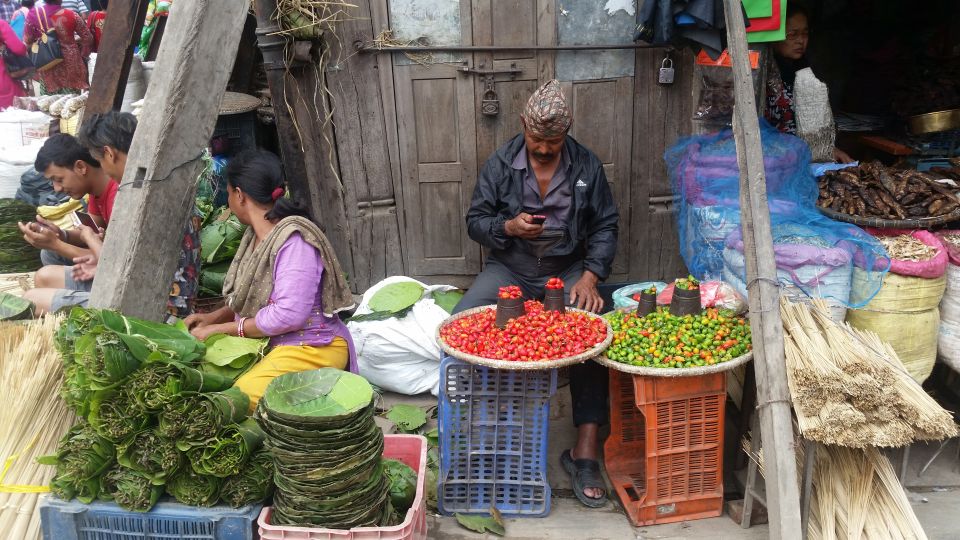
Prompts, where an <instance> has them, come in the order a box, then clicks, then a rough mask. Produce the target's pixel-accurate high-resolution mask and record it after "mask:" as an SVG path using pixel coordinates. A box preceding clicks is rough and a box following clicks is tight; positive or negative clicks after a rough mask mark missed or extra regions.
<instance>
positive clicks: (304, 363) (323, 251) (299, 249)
mask: <svg viewBox="0 0 960 540" xmlns="http://www.w3.org/2000/svg"><path fill="white" fill-rule="evenodd" d="M225 176H226V178H227V192H228V194H229V198H228V200H227V201H228V204H229V206H230V210H231V211H232V212H233V213H234V214H235V215H236V216H237V218H238V219H239V220H240V222H241V223H243V224H244V225H247V231H246V232H245V233H244V235H243V239H242V240H241V241H240V247H239V248H238V249H237V254H236V256H235V257H234V259H233V262H232V263H231V264H230V269H229V270H228V271H227V277H226V279H225V280H224V283H223V295H224V297H226V299H227V305H226V306H224V307H223V308H221V309H219V310H218V311H215V312H213V313H207V314H197V315H191V316H190V317H187V319H186V321H185V322H186V324H187V327H188V328H189V329H190V332H191V333H192V334H193V335H194V336H195V337H196V338H197V339H201V340H202V339H206V338H207V337H209V336H211V335H213V334H228V335H232V336H241V337H243V336H246V337H252V338H260V337H269V338H270V346H271V347H272V350H271V351H270V352H269V353H268V354H267V355H266V356H265V357H264V358H263V360H261V361H260V362H259V363H257V364H256V365H255V366H253V368H252V369H251V370H250V371H249V372H247V373H246V374H245V375H243V376H242V377H240V379H238V380H237V382H236V384H235V386H236V387H237V388H239V389H240V390H242V391H243V392H244V393H245V394H246V395H247V396H249V397H250V411H251V412H252V411H253V410H254V408H256V404H257V402H258V401H259V400H260V397H261V396H263V393H264V391H265V390H266V388H267V385H268V384H270V381H272V380H273V379H274V378H276V377H279V376H280V375H283V374H284V373H291V372H297V371H307V370H312V369H319V368H324V367H333V368H338V369H349V370H350V371H352V372H354V373H356V371H357V366H356V353H355V351H354V347H353V342H352V340H351V339H350V331H349V330H347V327H346V326H345V325H344V324H343V322H341V321H340V317H339V315H338V313H339V312H341V311H344V310H348V309H351V308H353V305H354V302H353V296H352V294H351V293H350V288H349V287H348V286H347V281H346V278H345V277H344V275H343V271H342V270H341V268H340V263H339V262H338V261H337V257H336V255H335V254H334V251H333V248H332V247H331V246H330V242H329V241H328V240H327V238H326V236H324V234H323V232H321V231H320V228H319V227H317V226H316V225H315V224H314V223H313V222H312V221H310V220H309V219H308V218H307V210H306V209H305V208H304V207H303V206H302V205H301V204H300V203H298V202H295V201H294V200H293V199H290V198H286V197H284V194H285V193H286V185H285V182H284V177H283V169H282V166H281V163H280V159H279V158H278V157H277V156H276V155H274V154H271V153H270V152H267V151H264V150H249V151H247V152H244V153H242V154H240V155H238V156H237V157H235V158H233V159H232V160H231V161H230V164H229V165H227V168H226V171H225Z"/></svg>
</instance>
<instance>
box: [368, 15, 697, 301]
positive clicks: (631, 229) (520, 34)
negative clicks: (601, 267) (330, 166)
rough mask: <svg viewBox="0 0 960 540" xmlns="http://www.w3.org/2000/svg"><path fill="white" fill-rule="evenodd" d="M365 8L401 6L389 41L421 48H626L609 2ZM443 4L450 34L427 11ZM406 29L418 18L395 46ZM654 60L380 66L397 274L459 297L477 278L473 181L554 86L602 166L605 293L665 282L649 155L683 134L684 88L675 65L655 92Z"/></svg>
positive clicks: (481, 59)
mask: <svg viewBox="0 0 960 540" xmlns="http://www.w3.org/2000/svg"><path fill="white" fill-rule="evenodd" d="M378 1H380V2H384V4H385V5H387V6H390V5H391V4H390V3H389V2H392V3H394V4H395V5H399V4H400V3H403V5H404V7H403V8H402V9H395V10H394V9H389V8H388V10H387V11H390V12H391V16H390V19H391V20H390V21H389V27H390V28H391V29H393V30H394V31H395V34H394V35H396V36H398V37H400V38H401V40H403V39H406V40H410V39H416V38H418V37H422V36H425V37H427V38H428V41H429V43H430V44H431V45H477V46H485V45H489V46H521V45H526V44H531V45H539V46H550V45H557V44H561V45H563V44H573V43H614V42H618V40H619V41H623V40H626V42H629V39H630V36H631V35H632V34H631V32H629V31H628V30H631V29H632V26H631V27H630V28H620V26H624V24H625V23H624V21H623V18H624V15H623V13H619V14H618V17H619V19H617V21H619V22H616V23H611V22H609V21H614V17H613V15H614V14H613V13H602V12H598V10H607V11H608V12H609V11H610V9H609V6H610V3H607V4H603V3H598V4H596V5H593V4H586V3H585V4H570V5H567V4H564V6H563V9H564V10H565V11H564V14H563V16H560V15H558V13H557V12H556V11H557V10H558V9H559V8H558V7H557V6H558V3H557V2H556V0H459V3H457V2H456V0H378ZM638 3H639V2H638ZM454 4H455V5H456V6H457V7H458V8H459V17H458V19H457V20H456V21H455V26H456V28H454V29H453V31H451V18H450V17H448V16H438V15H434V14H432V11H433V10H436V9H439V8H443V9H450V6H451V5H454ZM617 5H620V4H617ZM624 5H626V4H624ZM634 5H636V4H634ZM444 6H446V7H444ZM604 6H606V7H604ZM608 15H609V17H608ZM631 16H632V13H631ZM411 18H412V19H418V18H419V19H420V20H414V21H413V23H412V24H410V27H411V28H413V29H412V30H409V32H407V33H406V34H404V32H405V25H406V24H407V23H408V22H409V20H408V19H411ZM558 18H559V19H560V20H558ZM401 19H402V20H401ZM630 20H631V21H632V19H630ZM576 21H583V23H582V24H580V23H577V22H576ZM627 22H628V23H629V22H630V21H627ZM578 24H579V26H577V25H578ZM616 25H620V26H616ZM626 26H630V24H626ZM591 54H592V56H591ZM662 56H663V52H662V51H649V52H646V51H644V52H640V53H637V54H636V55H634V52H633V51H631V50H627V51H606V52H599V53H576V54H574V53H554V52H549V51H536V50H532V49H527V50H515V51H478V52H474V53H473V54H458V55H448V56H447V57H444V58H442V59H438V58H433V59H431V61H428V62H426V63H417V62H411V61H409V60H408V59H406V58H405V57H403V56H402V55H399V54H394V55H393V62H392V70H393V76H392V82H393V87H394V88H392V89H387V87H386V86H385V87H384V100H390V99H391V98H394V100H395V101H394V103H395V105H396V115H397V131H396V133H397V140H398V143H397V150H396V155H397V162H398V163H399V171H400V184H401V186H400V187H401V189H400V192H401V194H402V206H403V218H402V219H403V224H402V227H401V229H402V230H403V231H404V232H403V233H402V235H401V238H402V244H403V256H404V261H405V268H406V271H407V273H408V275H412V276H414V277H417V278H419V279H423V280H425V281H428V282H441V281H442V282H446V283H452V284H455V285H460V286H466V285H469V284H470V282H471V281H472V278H473V276H474V275H475V274H476V273H477V272H479V271H480V268H481V250H480V247H479V245H478V244H477V243H476V242H474V241H473V240H471V239H470V238H469V237H468V236H467V233H466V224H465V221H464V216H465V214H466V210H467V209H468V207H469V203H470V197H471V195H472V192H473V188H474V186H475V183H476V178H477V174H478V172H479V169H480V168H481V167H482V166H483V163H484V162H485V161H486V160H487V159H488V158H489V157H490V156H491V155H492V154H493V153H494V151H495V150H496V149H497V148H498V147H499V146H501V145H502V144H503V143H504V142H506V141H507V140H509V139H510V138H512V137H513V136H515V135H516V134H518V133H519V132H520V129H521V126H520V120H519V115H520V111H521V110H522V108H523V106H524V104H525V103H526V100H527V99H528V97H529V96H530V94H531V93H532V92H533V91H534V90H535V89H536V88H537V87H538V86H539V85H540V84H543V83H544V82H546V81H547V80H549V79H552V78H554V77H557V78H559V79H560V80H561V83H562V85H563V88H564V92H565V94H566V96H567V99H568V100H569V101H570V103H571V107H572V109H573V115H574V123H573V129H572V132H571V134H572V136H573V137H574V138H576V139H577V140H578V141H579V142H580V143H581V144H583V145H585V146H586V147H587V148H589V149H590V150H592V151H593V152H594V153H596V154H597V156H598V157H599V158H600V160H601V161H602V162H603V164H604V170H605V172H606V174H607V178H608V180H609V181H610V183H611V188H612V190H613V193H614V199H615V202H616V204H617V206H618V210H619V212H620V238H619V244H618V250H617V257H616V259H615V261H614V269H613V274H612V275H611V276H610V279H609V281H636V280H646V279H653V278H660V277H669V276H670V275H673V274H674V273H676V272H677V271H679V270H680V268H678V266H679V267H682V263H679V264H678V262H679V257H678V250H677V242H676V233H675V227H674V225H673V216H672V212H671V210H672V208H671V205H670V204H669V199H670V196H669V191H668V190H667V191H664V186H667V182H666V175H665V171H664V168H663V165H662V163H663V160H662V156H663V151H664V149H665V147H667V146H669V145H670V144H673V142H674V141H675V136H676V135H678V134H680V133H683V132H689V131H688V128H689V124H690V121H689V118H690V116H689V115H690V113H691V111H690V107H689V101H690V98H689V92H690V88H691V86H690V82H689V81H687V80H684V78H683V75H684V73H683V71H682V70H681V69H679V66H678V70H677V71H678V77H677V79H678V83H677V84H675V85H674V86H673V87H663V88H658V87H657V85H656V82H655V79H653V78H652V74H654V73H655V72H654V70H653V63H658V62H659V61H660V59H662ZM441 60H442V61H441ZM684 60H685V61H687V60H688V57H686V56H685V57H684ZM678 63H679V62H678ZM657 67H658V66H657ZM488 90H492V94H494V95H495V97H496V99H497V100H498V103H499V111H498V113H497V114H496V115H492V116H491V115H484V114H482V110H483V102H484V99H488V98H490V97H491V96H490V95H488ZM391 94H392V95H391Z"/></svg>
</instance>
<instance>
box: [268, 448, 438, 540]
mask: <svg viewBox="0 0 960 540" xmlns="http://www.w3.org/2000/svg"><path fill="white" fill-rule="evenodd" d="M383 439H384V448H383V457H385V458H390V459H396V460H399V461H402V462H403V463H406V464H407V465H409V466H411V467H413V470H414V471H416V472H417V495H416V497H414V499H413V506H411V507H410V510H407V516H406V519H404V520H403V523H401V524H400V525H397V526H395V527H357V528H355V529H349V530H339V529H311V528H308V527H287V526H280V525H270V515H271V513H272V511H273V508H271V507H269V506H268V507H265V508H264V509H263V511H262V512H260V518H259V519H258V520H257V524H258V525H259V526H260V538H261V539H262V540H426V538H427V500H426V493H425V491H424V489H425V485H424V484H425V479H426V474H427V440H426V439H425V438H423V437H421V436H420V435H384V437H383Z"/></svg>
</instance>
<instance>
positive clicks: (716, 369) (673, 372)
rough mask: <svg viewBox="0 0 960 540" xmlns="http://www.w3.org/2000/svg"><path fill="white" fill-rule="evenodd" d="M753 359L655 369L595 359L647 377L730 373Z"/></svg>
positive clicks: (742, 357)
mask: <svg viewBox="0 0 960 540" xmlns="http://www.w3.org/2000/svg"><path fill="white" fill-rule="evenodd" d="M752 359H753V352H748V353H747V354H745V355H743V356H738V357H736V358H734V359H733V360H727V361H726V362H720V363H719V364H714V365H712V366H701V367H690V368H655V367H645V366H632V365H630V364H624V363H623V362H617V361H616V360H611V359H609V358H607V357H606V355H600V356H598V357H596V358H594V360H595V361H596V362H597V363H598V364H601V365H604V366H606V367H608V368H610V369H615V370H617V371H622V372H624V373H629V374H631V375H645V376H647V377H696V376H699V375H710V374H712V373H720V372H723V371H729V370H731V369H733V368H735V367H737V366H740V365H743V364H746V363H747V362H749V361H750V360H752Z"/></svg>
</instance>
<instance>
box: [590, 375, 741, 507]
mask: <svg viewBox="0 0 960 540" xmlns="http://www.w3.org/2000/svg"><path fill="white" fill-rule="evenodd" d="M725 402H726V379H725V377H724V374H723V373H717V374H714V375H705V376H700V377H672V378H668V377H641V376H634V375H629V374H626V373H621V372H619V371H616V370H613V369H611V370H610V408H611V411H610V437H609V438H607V441H606V443H605V444H604V461H605V464H606V469H607V475H608V476H609V477H610V481H611V483H612V484H613V486H614V489H615V490H616V492H617V495H618V496H619V497H620V502H621V503H622V504H623V507H624V509H626V511H627V515H628V516H629V518H630V521H631V522H632V523H633V524H634V525H635V526H641V525H654V524H658V523H672V522H676V521H684V520H692V519H701V518H708V517H716V516H719V515H720V514H721V513H722V511H723V418H724V416H723V414H724V404H725Z"/></svg>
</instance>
